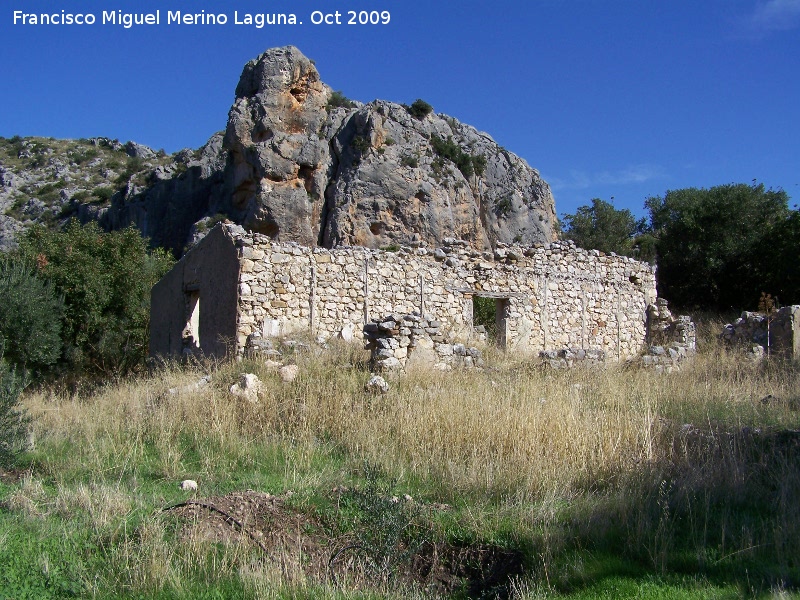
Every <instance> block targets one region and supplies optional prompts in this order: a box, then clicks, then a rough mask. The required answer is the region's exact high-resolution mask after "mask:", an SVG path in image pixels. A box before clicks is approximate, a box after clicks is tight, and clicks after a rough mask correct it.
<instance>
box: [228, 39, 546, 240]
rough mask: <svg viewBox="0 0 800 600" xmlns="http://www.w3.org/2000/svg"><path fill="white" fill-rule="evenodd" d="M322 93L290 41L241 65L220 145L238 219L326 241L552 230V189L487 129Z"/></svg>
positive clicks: (493, 236)
mask: <svg viewBox="0 0 800 600" xmlns="http://www.w3.org/2000/svg"><path fill="white" fill-rule="evenodd" d="M330 98H331V89H330V88H329V87H328V86H326V85H325V84H324V83H322V82H321V81H320V77H319V74H318V72H317V70H316V68H315V67H314V64H313V63H312V62H311V61H310V60H309V59H307V58H306V57H305V56H303V55H302V54H301V53H300V51H299V50H297V49H296V48H294V47H291V46H290V47H285V48H276V49H272V50H268V51H267V52H265V53H264V54H262V55H261V56H259V57H258V58H256V59H254V60H252V61H250V62H249V63H248V64H247V65H246V66H245V68H244V72H243V73H242V76H241V79H240V81H239V85H238V86H237V88H236V101H235V103H234V105H233V107H232V108H231V110H230V113H229V117H228V127H227V130H226V134H225V147H226V148H228V149H229V150H230V152H231V161H232V170H233V188H234V191H233V196H232V207H233V209H234V210H235V211H238V212H239V215H238V217H239V219H238V220H241V222H242V224H243V225H244V226H245V227H246V228H248V229H250V230H253V231H256V232H259V233H265V234H267V235H269V236H271V237H274V238H276V239H279V240H285V241H297V242H300V243H302V244H308V245H314V244H319V245H322V246H327V247H332V246H338V245H359V246H367V247H371V248H378V247H383V246H389V245H394V244H404V245H417V244H419V245H431V246H437V245H440V244H441V242H442V240H443V239H444V238H445V237H456V238H460V239H462V240H465V241H467V242H469V244H470V245H472V246H473V247H475V248H480V249H488V248H490V247H493V246H494V245H495V244H496V243H497V242H503V243H512V242H520V243H525V244H533V243H537V242H542V243H544V242H549V241H552V240H553V239H554V237H555V236H554V230H553V225H554V223H555V218H556V217H555V206H554V202H553V198H552V195H551V193H550V188H549V186H548V185H547V183H545V182H544V180H542V179H541V177H539V174H538V173H537V172H536V171H535V170H533V169H531V168H530V167H529V166H528V165H527V164H526V163H525V161H523V160H522V159H521V158H519V157H517V156H515V155H513V154H511V153H510V152H507V151H506V150H504V149H502V148H500V147H499V146H498V145H497V144H496V143H495V142H494V140H492V138H491V137H489V136H488V135H487V134H485V133H481V132H479V131H477V130H476V129H474V128H473V127H470V126H468V125H464V124H462V123H460V122H458V121H457V120H456V119H453V118H451V117H447V116H445V115H436V114H429V115H426V116H425V117H423V118H418V117H415V116H412V115H411V114H410V112H409V110H408V109H407V107H405V106H402V105H399V104H395V103H391V102H386V101H382V100H376V101H374V102H371V103H369V104H360V103H353V105H354V106H353V107H350V108H346V107H329V106H328V101H329V99H330Z"/></svg>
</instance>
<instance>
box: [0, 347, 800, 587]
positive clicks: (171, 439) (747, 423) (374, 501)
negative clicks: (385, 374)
mask: <svg viewBox="0 0 800 600" xmlns="http://www.w3.org/2000/svg"><path fill="white" fill-rule="evenodd" d="M364 354H365V353H364V352H363V351H362V350H361V349H360V348H359V347H357V346H353V347H345V346H342V347H335V348H334V349H333V350H332V351H330V352H327V353H314V352H312V353H310V354H307V355H304V354H298V355H296V356H295V357H294V358H295V360H296V361H297V363H298V364H299V365H300V367H301V375H300V377H298V379H297V380H296V381H295V382H294V383H292V384H289V385H286V384H283V383H282V382H281V381H280V379H279V378H278V377H277V376H276V375H275V374H274V373H273V372H270V371H269V370H268V369H266V368H265V367H263V366H261V365H259V364H257V363H254V362H248V361H244V362H242V363H238V364H236V363H235V364H224V365H220V366H217V367H215V368H214V369H213V379H212V384H211V386H209V388H206V389H204V390H201V391H194V392H180V391H179V392H178V393H177V394H171V393H169V392H168V389H169V388H181V387H182V386H185V385H187V384H188V383H191V382H193V381H196V380H197V378H198V377H199V375H200V373H198V372H193V371H181V370H172V371H166V372H163V373H156V374H154V375H153V376H150V377H145V378H139V379H131V380H127V381H123V382H121V383H120V384H119V385H118V386H112V385H109V386H107V387H105V388H103V389H99V390H95V391H93V392H90V393H84V394H81V395H76V396H64V395H60V394H57V393H55V392H49V391H47V390H43V391H40V392H35V393H30V394H28V395H27V396H26V397H25V404H26V405H27V406H28V408H29V410H30V412H31V414H32V416H33V417H34V419H35V420H34V437H35V447H34V448H33V450H31V451H30V452H29V453H28V454H27V455H26V456H25V457H23V462H22V465H21V467H23V468H25V469H28V470H29V475H26V476H24V477H22V478H21V479H20V480H19V481H16V482H14V483H8V482H6V483H2V484H0V542H2V543H0V563H1V564H3V565H4V569H0V598H4V597H8V598H25V597H30V598H40V597H41V598H48V597H53V598H56V597H69V595H70V594H72V595H73V596H74V597H93V596H94V597H104V598H105V597H109V598H114V597H119V598H198V597H201V598H215V597H242V598H294V597H298V598H299V597H319V598H373V597H374V598H388V597H430V596H432V595H433V593H434V590H432V589H427V588H425V587H424V586H423V587H421V588H419V587H417V588H415V587H414V586H413V585H411V584H410V582H409V581H406V580H404V579H403V577H401V576H400V575H399V574H395V575H394V576H391V577H389V576H388V575H389V574H390V573H402V571H403V568H404V565H406V564H407V558H408V557H407V556H406V554H407V552H406V550H408V549H409V548H412V547H413V548H417V546H415V544H416V543H417V541H419V542H421V543H422V544H423V545H424V544H436V547H437V548H438V551H439V552H440V553H442V554H445V553H446V552H448V551H452V549H453V548H473V549H476V548H483V549H485V550H486V552H489V553H491V552H495V553H498V552H499V553H502V552H507V553H510V554H509V556H512V555H513V556H518V557H519V560H520V561H521V569H522V572H523V574H522V576H520V577H515V578H514V580H513V583H511V584H510V586H509V585H508V582H506V583H503V584H498V583H497V582H496V581H493V580H492V579H491V577H490V575H491V573H492V569H497V568H498V567H497V565H496V564H494V565H493V564H490V562H487V563H486V565H484V571H486V572H484V573H483V574H482V575H481V574H478V572H479V571H480V570H481V569H480V568H479V567H480V565H473V566H470V565H469V564H466V565H463V566H462V568H461V575H459V577H461V578H462V583H461V584H460V585H456V586H455V587H454V588H453V591H452V593H451V594H450V595H451V596H452V597H478V596H479V595H480V590H483V593H484V594H489V595H488V596H486V597H493V594H495V593H497V592H498V590H501V591H502V590H503V589H504V590H505V591H506V592H507V593H508V595H509V597H515V598H590V597H591V598H596V597H599V598H612V597H614V598H625V597H629V598H734V597H763V598H770V597H780V598H789V597H798V596H797V586H798V585H800V560H799V559H798V557H800V505H798V502H797V500H796V499H797V498H798V497H800V440H798V439H796V436H795V435H794V433H792V432H793V431H795V430H797V429H800V416H799V415H798V413H797V411H795V410H794V409H793V407H794V404H792V402H790V400H792V398H793V397H794V395H796V394H797V391H796V390H798V389H800V385H798V383H800V369H798V367H797V366H796V365H787V364H784V365H780V366H777V367H776V366H775V365H769V366H758V365H753V364H751V363H748V362H744V361H742V360H741V359H740V358H739V357H738V356H737V355H736V354H735V353H728V352H726V351H725V350H724V349H720V348H717V347H713V346H711V347H708V348H707V349H706V350H705V351H704V353H702V354H701V355H700V356H699V357H698V359H697V361H696V362H695V364H694V365H691V366H688V367H686V368H685V369H684V370H683V371H682V372H681V373H675V374H672V375H662V376H654V375H653V374H648V373H641V372H635V371H634V372H628V371H620V370H614V369H612V370H610V371H575V372H562V373H547V372H540V371H538V370H536V369H532V368H531V367H530V366H529V365H526V364H525V363H520V362H514V359H513V358H511V357H508V358H502V357H501V358H500V360H501V362H500V363H499V364H496V366H495V367H494V368H493V370H490V371H488V372H485V373H481V372H476V373H467V372H464V373H457V372H455V373H451V374H448V375H441V374H435V373H429V372H425V371H423V372H410V373H409V374H407V375H405V376H403V377H402V378H399V379H397V380H393V381H392V382H391V386H392V389H391V391H390V392H389V393H388V394H386V395H384V396H377V397H376V396H371V395H369V394H366V393H365V392H364V391H363V385H364V382H365V381H366V379H367V378H368V375H369V374H368V372H367V371H366V370H365V362H366V360H365V358H366V357H365V356H364ZM487 356H492V355H491V352H487ZM496 360H497V359H496V358H495V361H496ZM503 361H504V362H503ZM243 371H252V372H256V373H257V374H258V375H259V377H260V378H261V379H262V381H263V382H264V385H265V392H264V394H262V396H261V399H260V401H259V403H258V404H257V405H251V404H249V403H246V402H243V401H242V402H240V401H237V400H236V399H234V398H233V397H232V396H230V395H229V394H228V393H227V389H228V388H229V387H230V385H231V384H232V383H233V382H234V381H236V379H237V377H238V373H240V372H243ZM767 394H773V396H774V397H775V398H777V399H778V401H775V402H770V403H766V404H764V403H762V402H761V401H760V399H761V398H763V397H764V396H766V395H767ZM689 425H690V426H689ZM184 478H191V479H196V480H197V481H198V482H199V484H200V492H199V493H198V497H201V498H203V497H210V496H221V495H225V494H228V493H231V492H240V491H243V490H246V489H253V490H257V491H262V492H270V493H272V494H282V493H284V492H286V491H287V490H291V491H292V492H293V495H292V496H291V497H290V498H288V499H287V500H286V506H287V507H289V509H291V510H292V511H297V513H298V514H303V515H307V516H308V517H309V519H311V521H309V523H317V525H311V524H309V525H308V526H307V527H308V532H309V533H311V534H314V535H318V536H321V539H326V540H328V541H327V542H324V543H323V546H324V545H325V544H328V546H327V547H328V548H330V551H332V550H333V548H335V547H337V546H336V544H337V543H340V542H341V540H346V539H354V540H358V541H359V544H360V545H361V546H364V547H371V548H373V550H372V551H371V552H372V553H373V554H374V555H375V556H378V557H382V558H383V559H384V562H383V563H382V564H384V565H387V566H386V568H385V569H384V568H381V570H379V571H377V572H376V573H377V574H376V575H375V577H374V581H373V582H372V583H373V584H374V585H372V586H369V585H367V586H366V587H364V586H356V587H352V588H347V589H337V588H334V587H333V586H331V585H330V582H325V581H320V580H317V579H315V578H314V577H309V576H304V575H302V574H299V571H298V570H297V569H296V568H295V569H294V570H292V569H291V568H288V567H287V569H288V570H286V569H285V570H284V571H281V570H280V569H279V570H278V571H276V570H275V567H274V563H273V562H271V561H269V560H265V559H264V557H263V556H262V555H261V554H260V552H259V551H258V550H257V549H256V548H254V547H253V546H252V545H250V546H248V545H246V544H245V545H241V544H239V545H225V544H219V543H215V542H209V541H203V540H202V539H194V538H187V537H186V535H185V534H184V533H181V530H180V528H178V527H177V525H176V523H177V521H176V520H175V519H173V518H168V517H165V516H163V515H162V513H161V510H162V509H163V508H165V507H167V506H171V505H173V504H175V503H177V502H180V501H182V500H185V499H186V497H187V494H186V493H185V492H182V491H180V490H179V489H178V487H177V482H178V481H180V480H181V479H184ZM342 488H346V490H347V491H344V492H340V493H333V491H332V490H334V489H342ZM370 490H372V491H370ZM404 494H409V495H410V496H412V497H413V498H414V502H415V504H414V506H416V507H418V509H419V510H415V511H410V512H409V511H408V510H406V509H403V508H402V507H403V505H402V504H392V505H388V504H386V503H385V500H386V498H387V497H390V496H397V497H400V498H402V497H403V495H404ZM443 503H446V504H447V505H449V507H445V508H442V509H439V508H433V507H434V506H439V505H441V504H443ZM412 533H413V535H411V534H412ZM408 535H411V537H407V536H408ZM420 547H422V546H420ZM428 547H430V546H428ZM448 549H450V550H448ZM492 549H493V550H492ZM323 551H327V550H325V548H323ZM475 556H479V554H475V555H474V556H473V558H471V559H470V560H472V561H474V560H476V559H475ZM486 556H488V554H486ZM291 558H292V557H285V559H286V560H287V561H288V562H287V563H286V564H287V565H288V564H290V563H291V560H290V559H291ZM292 560H293V559H292ZM295 566H297V565H295ZM470 569H473V570H472V571H470ZM487 572H488V575H487ZM470 573H471V574H470ZM498 585H499V586H500V587H498ZM504 586H505V587H504ZM476 590H478V591H476ZM439 591H440V592H441V591H442V590H441V589H440V590H439Z"/></svg>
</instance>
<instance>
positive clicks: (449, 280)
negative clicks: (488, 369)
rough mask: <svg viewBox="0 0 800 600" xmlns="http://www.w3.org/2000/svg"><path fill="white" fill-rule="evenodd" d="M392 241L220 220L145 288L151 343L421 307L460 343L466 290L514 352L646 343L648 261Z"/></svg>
mask: <svg viewBox="0 0 800 600" xmlns="http://www.w3.org/2000/svg"><path fill="white" fill-rule="evenodd" d="M392 250H394V251H389V250H371V249H367V248H360V247H337V248H334V249H325V248H319V247H314V248H312V247H305V246H300V245H297V244H292V243H279V242H275V241H273V240H272V239H270V238H269V237H267V236H265V235H261V234H258V233H249V232H246V231H245V230H244V229H243V228H242V227H240V226H236V225H231V224H220V225H218V226H217V227H215V228H214V229H213V230H212V231H211V232H210V233H209V234H208V235H207V236H206V237H205V238H204V239H202V240H201V241H200V242H199V243H198V244H197V246H196V247H194V248H193V249H192V250H190V251H189V252H188V253H187V254H186V255H185V256H184V257H183V258H182V259H181V260H180V261H179V262H178V263H177V265H176V266H175V267H174V268H173V269H172V271H170V273H168V274H167V275H166V276H165V277H164V278H163V279H162V280H161V281H160V282H159V283H158V284H157V285H156V286H155V287H154V288H153V292H152V323H151V339H150V351H151V353H152V354H155V355H162V356H180V355H182V354H184V353H187V352H198V351H199V352H201V353H202V354H204V355H206V356H216V357H221V356H230V355H233V356H241V355H243V354H244V352H245V349H246V347H247V344H248V340H249V339H250V340H252V339H253V338H254V337H256V338H257V337H272V336H279V335H291V334H294V333H297V332H300V331H309V332H311V333H313V334H314V335H315V336H317V337H322V338H331V337H334V336H342V337H345V338H347V339H349V338H350V337H355V338H362V337H363V329H364V326H365V325H366V324H367V323H369V322H370V321H373V320H375V319H380V318H383V317H384V315H387V314H395V315H406V314H418V315H426V316H429V318H431V319H435V320H436V321H437V323H438V325H439V328H440V330H441V334H442V335H444V336H445V337H446V338H447V339H448V340H449V341H465V342H466V341H469V340H472V339H475V337H476V325H477V324H476V323H475V322H474V321H473V303H474V298H476V297H477V298H489V299H491V301H492V302H494V306H495V315H496V316H495V325H496V329H497V343H498V344H500V345H501V346H503V347H505V348H507V349H509V350H513V351H515V352H520V353H526V354H531V355H536V354H538V353H540V352H542V351H553V350H560V349H565V348H572V349H595V350H601V351H603V353H604V355H605V356H606V359H607V360H609V361H620V360H624V359H627V358H630V357H633V356H635V355H637V354H639V353H640V352H641V350H643V349H644V348H645V347H646V345H647V341H648V323H647V319H648V306H651V305H655V303H656V282H655V274H654V270H653V267H652V266H650V265H649V264H647V263H643V262H639V261H636V260H633V259H631V258H627V257H623V256H616V255H605V254H603V253H601V252H598V251H596V250H591V251H587V250H583V249H580V248H577V247H575V246H574V244H572V243H571V242H552V243H550V244H542V245H539V246H538V247H528V248H523V247H521V246H516V245H510V246H503V245H499V246H498V247H497V248H496V249H495V250H494V252H492V253H489V252H481V251H478V250H475V249H472V248H470V247H468V246H467V244H466V243H465V242H462V241H460V240H454V239H448V240H445V243H444V246H443V248H439V249H435V250H431V249H427V248H422V247H417V248H412V247H402V248H398V249H392Z"/></svg>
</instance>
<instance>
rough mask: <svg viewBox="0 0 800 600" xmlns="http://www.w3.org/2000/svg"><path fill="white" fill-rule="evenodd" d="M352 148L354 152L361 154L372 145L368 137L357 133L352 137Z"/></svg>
mask: <svg viewBox="0 0 800 600" xmlns="http://www.w3.org/2000/svg"><path fill="white" fill-rule="evenodd" d="M350 145H351V146H352V148H353V150H355V152H356V154H358V155H359V156H362V155H363V154H365V153H366V152H367V150H369V149H370V148H371V147H372V144H371V143H370V141H369V139H367V138H366V137H364V136H363V135H357V136H355V137H354V138H353V141H352V142H351V143H350Z"/></svg>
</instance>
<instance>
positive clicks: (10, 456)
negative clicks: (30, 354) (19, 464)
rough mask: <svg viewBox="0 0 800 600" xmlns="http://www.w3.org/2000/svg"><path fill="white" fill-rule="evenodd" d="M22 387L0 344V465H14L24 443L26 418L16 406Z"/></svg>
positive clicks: (22, 379) (21, 381) (18, 376)
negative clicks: (4, 358)
mask: <svg viewBox="0 0 800 600" xmlns="http://www.w3.org/2000/svg"><path fill="white" fill-rule="evenodd" d="M24 387H25V381H24V378H23V377H22V376H20V375H19V374H18V373H17V372H16V369H14V368H13V367H9V365H8V364H7V363H6V362H5V361H4V360H3V352H2V344H0V467H4V468H10V467H12V466H14V463H15V462H16V459H17V456H18V454H19V452H20V450H22V448H23V447H24V444H25V438H26V435H27V432H28V418H27V416H26V415H25V414H24V411H22V410H18V408H17V401H18V400H19V395H20V394H21V393H22V390H23V388H24Z"/></svg>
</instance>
